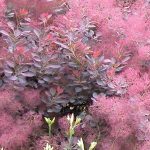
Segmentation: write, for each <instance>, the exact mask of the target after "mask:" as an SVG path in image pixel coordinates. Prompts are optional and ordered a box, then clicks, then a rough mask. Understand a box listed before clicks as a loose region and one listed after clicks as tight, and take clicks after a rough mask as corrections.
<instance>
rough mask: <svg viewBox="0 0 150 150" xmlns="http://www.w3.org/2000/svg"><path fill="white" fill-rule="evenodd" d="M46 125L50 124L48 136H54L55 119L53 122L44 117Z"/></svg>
mask: <svg viewBox="0 0 150 150" xmlns="http://www.w3.org/2000/svg"><path fill="white" fill-rule="evenodd" d="M44 119H45V121H46V123H47V124H48V134H49V136H51V134H52V125H53V124H54V122H55V117H54V118H53V119H52V120H51V119H50V118H46V117H44Z"/></svg>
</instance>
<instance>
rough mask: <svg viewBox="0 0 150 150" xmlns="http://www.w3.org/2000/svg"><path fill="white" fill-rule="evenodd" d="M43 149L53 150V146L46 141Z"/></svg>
mask: <svg viewBox="0 0 150 150" xmlns="http://www.w3.org/2000/svg"><path fill="white" fill-rule="evenodd" d="M44 150H53V147H51V146H50V145H49V144H48V143H47V144H46V146H45V147H44Z"/></svg>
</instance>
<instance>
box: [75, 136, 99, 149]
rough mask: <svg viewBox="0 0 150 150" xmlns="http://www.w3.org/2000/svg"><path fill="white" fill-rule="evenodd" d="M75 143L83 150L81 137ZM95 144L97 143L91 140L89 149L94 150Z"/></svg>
mask: <svg viewBox="0 0 150 150" xmlns="http://www.w3.org/2000/svg"><path fill="white" fill-rule="evenodd" d="M77 145H78V146H79V148H80V150H85V148H84V143H83V139H82V138H81V139H80V140H78V143H77ZM96 145H97V142H92V143H91V145H90V147H89V150H94V149H95V147H96Z"/></svg>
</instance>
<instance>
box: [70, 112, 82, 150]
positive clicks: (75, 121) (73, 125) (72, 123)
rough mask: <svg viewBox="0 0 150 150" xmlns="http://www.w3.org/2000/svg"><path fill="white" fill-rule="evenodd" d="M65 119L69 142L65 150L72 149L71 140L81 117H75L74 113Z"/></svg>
mask: <svg viewBox="0 0 150 150" xmlns="http://www.w3.org/2000/svg"><path fill="white" fill-rule="evenodd" d="M67 120H68V121H69V125H70V127H69V131H68V138H69V139H68V140H69V144H68V148H67V150H71V149H72V142H73V136H74V134H75V128H76V127H77V126H78V125H79V124H80V122H81V118H79V117H77V118H76V119H75V118H74V115H73V114H72V115H71V116H69V115H68V116H67Z"/></svg>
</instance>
